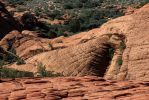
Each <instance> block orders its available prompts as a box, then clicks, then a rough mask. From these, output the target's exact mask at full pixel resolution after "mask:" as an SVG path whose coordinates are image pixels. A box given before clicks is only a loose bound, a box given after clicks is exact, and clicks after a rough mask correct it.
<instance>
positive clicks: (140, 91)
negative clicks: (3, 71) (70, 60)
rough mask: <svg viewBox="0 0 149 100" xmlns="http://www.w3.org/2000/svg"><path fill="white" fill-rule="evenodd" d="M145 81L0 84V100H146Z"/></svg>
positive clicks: (88, 79)
mask: <svg viewBox="0 0 149 100" xmlns="http://www.w3.org/2000/svg"><path fill="white" fill-rule="evenodd" d="M148 93H149V81H119V82H117V81H112V80H111V81H110V80H105V79H103V78H99V77H65V78H64V77H63V78H42V79H41V78H34V79H31V78H30V79H27V78H26V79H15V80H12V81H3V82H1V83H0V100H8V99H9V100H22V99H23V100H148V98H149V94H148Z"/></svg>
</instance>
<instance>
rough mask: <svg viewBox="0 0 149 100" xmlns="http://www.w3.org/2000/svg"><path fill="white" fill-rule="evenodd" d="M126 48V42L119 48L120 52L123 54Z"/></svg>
mask: <svg viewBox="0 0 149 100" xmlns="http://www.w3.org/2000/svg"><path fill="white" fill-rule="evenodd" d="M125 48H126V45H125V43H124V42H121V43H120V46H119V49H120V51H121V52H123V51H124V49H125Z"/></svg>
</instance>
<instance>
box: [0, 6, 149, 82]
mask: <svg viewBox="0 0 149 100" xmlns="http://www.w3.org/2000/svg"><path fill="white" fill-rule="evenodd" d="M148 27H149V4H147V5H145V6H144V7H142V8H141V9H139V10H137V11H135V12H134V13H133V14H131V15H126V16H123V17H120V18H116V19H114V20H111V21H109V22H107V23H105V24H104V25H102V26H101V27H100V28H97V29H93V30H91V31H88V32H82V33H80V34H77V35H74V36H71V37H68V38H67V37H59V38H56V39H52V40H50V39H43V38H39V37H37V36H34V35H22V37H21V38H19V39H16V40H15V42H13V44H12V45H16V44H17V42H18V41H25V42H21V43H20V44H17V45H18V46H16V47H15V46H14V48H15V49H16V51H17V55H19V56H20V57H22V58H23V59H24V60H25V62H26V64H25V65H16V64H12V65H10V66H7V67H10V68H15V69H18V70H25V71H31V72H36V71H37V66H38V65H37V63H38V62H41V63H43V65H45V66H46V70H48V71H54V72H56V73H62V74H63V75H64V76H84V75H97V76H102V77H105V78H107V79H118V80H132V79H135V80H148V79H149V73H148V72H149V71H148V70H149V59H148V58H149V35H148V34H149V28H148ZM115 33H117V34H115ZM21 34H24V33H23V32H22V33H21ZM25 34H26V32H25ZM30 34H32V33H30ZM6 37H9V36H8V35H7V36H6ZM6 37H5V38H6ZM10 37H11V38H12V37H13V36H10ZM30 37H32V38H30ZM5 38H4V39H3V40H2V41H1V42H0V44H3V43H4V40H6V39H5ZM41 40H42V41H44V42H40V41H41ZM18 43H19V42H18ZM4 44H5V43H4ZM32 45H33V46H32ZM37 47H39V48H40V49H41V50H42V52H38V53H35V54H33V55H31V54H30V53H29V52H31V51H32V50H33V51H36V50H38V49H39V48H38V49H37ZM42 47H44V48H46V49H43V48H42ZM110 48H113V49H115V52H114V55H113V58H112V59H110V58H109V54H108V53H109V52H108V51H109V49H110ZM28 55H31V56H28Z"/></svg>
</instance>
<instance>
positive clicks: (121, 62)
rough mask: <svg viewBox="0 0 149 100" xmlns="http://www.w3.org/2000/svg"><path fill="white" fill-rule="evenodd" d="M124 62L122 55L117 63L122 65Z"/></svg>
mask: <svg viewBox="0 0 149 100" xmlns="http://www.w3.org/2000/svg"><path fill="white" fill-rule="evenodd" d="M122 64H123V60H122V58H121V57H120V58H119V59H117V65H119V66H121V65H122Z"/></svg>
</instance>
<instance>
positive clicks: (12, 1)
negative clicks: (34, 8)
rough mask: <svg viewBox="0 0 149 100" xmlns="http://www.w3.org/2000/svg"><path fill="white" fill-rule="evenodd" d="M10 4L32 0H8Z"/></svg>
mask: <svg viewBox="0 0 149 100" xmlns="http://www.w3.org/2000/svg"><path fill="white" fill-rule="evenodd" d="M6 1H7V2H8V3H10V4H24V3H25V2H26V1H31V0H6Z"/></svg>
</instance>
